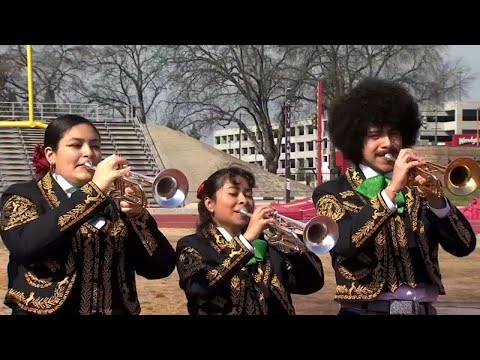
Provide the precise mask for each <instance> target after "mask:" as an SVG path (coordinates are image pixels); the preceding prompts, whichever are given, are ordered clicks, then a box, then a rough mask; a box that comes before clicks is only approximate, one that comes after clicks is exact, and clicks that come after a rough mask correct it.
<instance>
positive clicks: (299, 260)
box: [177, 224, 324, 315]
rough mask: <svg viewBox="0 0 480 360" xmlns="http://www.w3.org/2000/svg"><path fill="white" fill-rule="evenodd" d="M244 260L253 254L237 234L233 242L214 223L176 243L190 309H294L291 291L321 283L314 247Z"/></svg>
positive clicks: (315, 288) (197, 312) (308, 289)
mask: <svg viewBox="0 0 480 360" xmlns="http://www.w3.org/2000/svg"><path fill="white" fill-rule="evenodd" d="M267 254H268V257H267V258H266V259H265V260H264V261H262V262H260V263H256V264H254V265H249V266H246V265H247V263H248V261H249V260H250V259H251V258H252V257H253V254H252V253H251V252H250V251H249V250H248V249H247V248H246V247H245V245H244V244H243V243H242V241H241V240H240V239H239V238H238V237H235V238H233V239H232V240H231V241H230V242H229V241H227V240H226V239H225V238H224V237H223V236H222V235H221V233H220V232H219V231H218V229H217V228H215V227H214V226H213V225H212V224H210V226H209V227H208V229H205V230H204V231H203V234H202V235H201V236H199V235H197V234H192V235H189V236H186V237H184V238H182V239H181V240H180V241H179V242H178V244H177V256H178V262H177V270H178V274H179V277H180V282H179V283H180V287H181V288H182V289H183V290H184V291H185V295H186V297H187V300H188V311H189V313H190V314H191V315H200V314H210V315H212V314H224V315H227V314H228V315H264V314H270V315H274V314H288V315H293V314H295V310H294V307H293V304H292V299H291V296H290V294H291V293H295V294H311V293H313V292H316V291H318V290H320V289H321V288H322V287H323V283H324V275H323V268H322V263H321V261H320V259H319V258H318V257H317V256H316V255H315V254H313V253H307V254H304V255H300V254H289V255H286V254H282V253H280V252H278V251H277V250H275V249H274V248H272V247H270V246H268V247H267Z"/></svg>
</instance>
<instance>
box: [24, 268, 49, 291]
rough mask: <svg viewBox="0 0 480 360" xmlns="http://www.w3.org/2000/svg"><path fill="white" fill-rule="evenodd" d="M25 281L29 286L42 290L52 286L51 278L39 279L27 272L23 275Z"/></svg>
mask: <svg viewBox="0 0 480 360" xmlns="http://www.w3.org/2000/svg"><path fill="white" fill-rule="evenodd" d="M25 280H26V281H27V283H28V284H29V285H30V286H33V287H36V288H39V289H44V288H47V287H49V286H51V285H52V278H51V277H50V278H46V279H40V278H38V277H37V276H36V275H35V274H34V273H33V272H31V271H28V272H26V273H25Z"/></svg>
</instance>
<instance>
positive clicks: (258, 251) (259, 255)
mask: <svg viewBox="0 0 480 360" xmlns="http://www.w3.org/2000/svg"><path fill="white" fill-rule="evenodd" d="M253 248H254V249H255V255H254V257H253V258H251V259H250V261H249V262H248V263H247V266H248V265H254V264H256V263H259V262H262V261H263V260H265V258H266V257H267V242H266V241H265V240H260V239H258V240H254V241H253Z"/></svg>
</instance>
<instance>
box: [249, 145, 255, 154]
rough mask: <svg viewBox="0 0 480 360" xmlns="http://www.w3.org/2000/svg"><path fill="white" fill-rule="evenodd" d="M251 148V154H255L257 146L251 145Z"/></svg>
mask: <svg viewBox="0 0 480 360" xmlns="http://www.w3.org/2000/svg"><path fill="white" fill-rule="evenodd" d="M249 149H250V155H254V154H255V147H254V146H250V147H249Z"/></svg>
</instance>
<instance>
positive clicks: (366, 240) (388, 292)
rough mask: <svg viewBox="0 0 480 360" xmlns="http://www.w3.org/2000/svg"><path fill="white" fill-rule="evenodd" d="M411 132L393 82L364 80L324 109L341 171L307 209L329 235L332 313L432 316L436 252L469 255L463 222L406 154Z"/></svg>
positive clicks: (413, 107)
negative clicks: (326, 225)
mask: <svg viewBox="0 0 480 360" xmlns="http://www.w3.org/2000/svg"><path fill="white" fill-rule="evenodd" d="M420 125H421V122H420V117H419V111H418V106H417V104H416V102H415V100H414V99H413V97H412V96H411V95H410V94H409V93H408V92H407V90H406V89H404V88H403V87H402V86H401V85H400V84H398V83H395V82H393V81H387V80H382V79H365V80H363V81H361V82H360V83H359V84H358V85H357V86H356V87H355V88H354V89H353V90H352V91H351V92H350V93H348V94H346V95H345V96H343V97H341V98H340V99H339V100H338V101H337V102H336V103H334V104H333V106H332V108H331V113H330V116H329V121H328V132H329V134H330V137H331V140H332V142H333V145H334V146H335V147H336V148H337V149H339V150H340V151H342V153H343V154H344V156H345V157H346V158H348V159H349V160H350V161H351V166H350V167H349V168H348V170H347V172H346V174H344V175H341V176H340V177H339V178H337V179H335V180H333V181H329V182H326V183H324V184H321V185H320V186H318V187H317V188H316V189H315V190H314V193H313V202H314V204H315V206H316V209H317V213H318V214H321V215H325V216H329V217H331V218H332V219H334V220H336V221H337V224H338V227H339V239H338V242H337V244H336V246H335V248H333V250H332V251H331V256H332V264H333V267H334V270H335V277H336V294H335V300H336V301H338V302H339V304H340V310H339V314H342V315H361V314H436V309H435V307H434V306H433V304H434V303H435V302H436V301H437V299H438V296H439V295H442V294H445V290H444V286H443V284H442V280H441V273H440V268H439V261H438V251H439V246H441V247H442V248H443V249H444V250H445V251H447V252H449V253H450V254H452V255H454V256H459V257H461V256H466V255H468V254H470V253H471V252H472V251H473V250H474V249H475V246H476V238H475V234H474V232H473V230H472V227H471V225H470V223H469V222H468V221H467V219H466V218H465V217H464V216H463V214H462V213H461V212H460V211H459V210H458V209H457V208H456V207H455V206H454V205H453V204H452V203H451V202H450V201H449V200H448V198H446V197H445V196H444V195H443V192H442V188H441V184H439V182H438V180H437V179H436V178H435V177H434V176H432V175H431V174H429V172H430V169H429V168H428V167H426V166H427V164H426V163H425V161H424V160H423V159H422V158H421V157H420V156H419V155H418V154H416V153H415V152H414V151H413V150H412V149H410V148H409V147H410V146H412V145H414V144H415V141H416V139H417V134H418V130H419V128H420ZM475 165H476V164H475ZM422 169H424V170H427V171H420V170H422Z"/></svg>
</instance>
